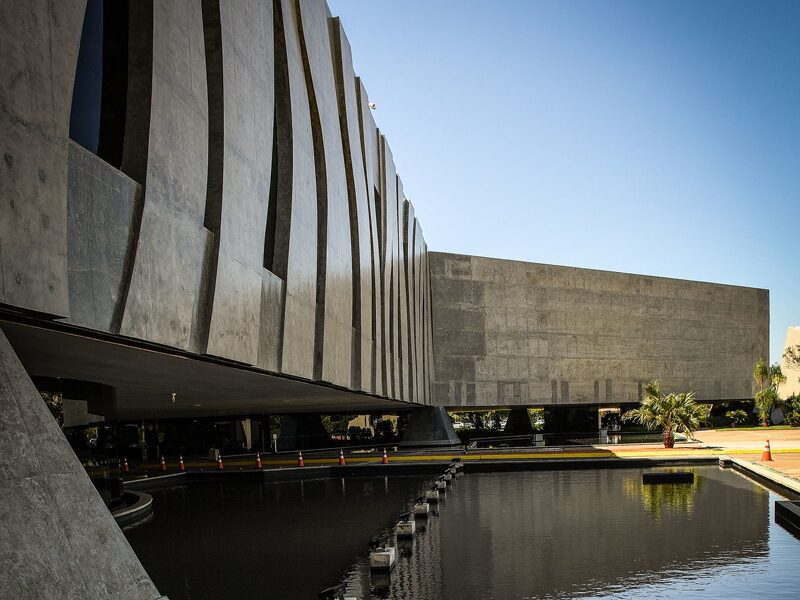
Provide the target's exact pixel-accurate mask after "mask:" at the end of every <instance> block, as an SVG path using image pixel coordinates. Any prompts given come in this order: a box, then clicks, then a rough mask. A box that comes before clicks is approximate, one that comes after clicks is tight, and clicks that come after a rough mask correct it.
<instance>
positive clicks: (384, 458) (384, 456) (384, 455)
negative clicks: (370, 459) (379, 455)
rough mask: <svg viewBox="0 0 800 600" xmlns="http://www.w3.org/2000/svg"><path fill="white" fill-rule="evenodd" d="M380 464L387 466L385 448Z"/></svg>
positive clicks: (387, 460) (387, 459)
mask: <svg viewBox="0 0 800 600" xmlns="http://www.w3.org/2000/svg"><path fill="white" fill-rule="evenodd" d="M381 464H384V465H388V464H389V457H388V456H386V448H384V449H383V459H382V460H381Z"/></svg>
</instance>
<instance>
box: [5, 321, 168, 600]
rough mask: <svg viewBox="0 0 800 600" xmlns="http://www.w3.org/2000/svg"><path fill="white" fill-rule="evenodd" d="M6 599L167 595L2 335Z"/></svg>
mask: <svg viewBox="0 0 800 600" xmlns="http://www.w3.org/2000/svg"><path fill="white" fill-rule="evenodd" d="M0 415H1V416H0V420H1V421H2V425H0V429H2V431H3V434H2V435H0V473H2V477H0V498H2V499H3V502H2V507H0V556H2V557H3V568H2V569H0V590H2V592H0V596H2V597H3V598H19V599H20V600H28V599H31V600H32V599H34V598H92V599H93V598H135V599H137V600H154V599H156V598H160V597H161V596H160V594H159V593H158V591H157V590H156V588H155V586H154V585H153V583H152V581H150V578H149V577H148V576H147V573H146V572H145V570H144V568H143V567H142V565H141V563H140V562H139V559H138V558H136V554H134V552H133V550H132V549H131V547H130V545H129V544H128V541H127V540H126V539H125V536H124V535H122V532H121V531H120V530H119V527H118V526H117V524H116V523H115V522H114V519H113V517H112V516H111V514H110V513H109V512H108V509H107V508H106V506H105V504H104V503H103V500H102V499H101V497H100V495H99V494H98V493H97V490H95V488H94V486H93V485H92V483H91V481H90V480H89V477H88V476H87V475H86V471H84V469H83V467H82V466H81V464H80V462H79V461H78V459H77V457H76V456H75V454H74V453H73V451H72V448H70V446H69V444H68V443H67V440H66V438H65V437H64V434H63V433H62V432H61V430H60V429H59V427H58V424H57V423H56V421H55V419H53V417H52V415H50V412H49V411H48V409H47V407H46V406H45V403H44V402H43V401H42V398H41V396H40V395H39V392H37V391H36V388H35V387H34V385H33V382H32V381H31V380H30V378H29V377H28V374H27V373H26V372H25V369H24V368H23V367H22V365H21V364H20V362H19V360H18V359H17V356H16V354H15V353H14V350H13V349H12V348H11V345H10V344H9V343H8V340H6V337H5V334H3V332H2V331H0Z"/></svg>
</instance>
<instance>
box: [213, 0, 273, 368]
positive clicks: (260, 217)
mask: <svg viewBox="0 0 800 600" xmlns="http://www.w3.org/2000/svg"><path fill="white" fill-rule="evenodd" d="M219 17H220V19H219V21H220V23H219V24H220V33H221V48H220V51H221V54H222V60H221V67H222V72H221V74H220V80H221V82H222V90H216V92H217V93H221V96H222V97H221V105H222V107H221V108H222V112H223V115H224V117H223V131H222V132H221V135H222V143H223V152H222V189H221V192H222V194H221V198H219V200H220V201H221V221H220V224H219V254H218V261H217V267H216V273H215V288H214V292H213V309H212V310H211V317H210V318H211V322H210V329H209V334H208V348H207V350H206V351H207V352H208V354H214V355H218V356H224V357H226V358H231V359H234V360H238V361H240V362H245V363H250V364H256V363H257V362H258V353H259V340H260V338H261V342H263V343H267V339H269V340H270V342H271V343H272V344H273V347H272V348H264V349H263V350H262V351H264V352H269V353H274V352H275V351H276V348H275V347H274V341H275V340H274V338H273V337H261V336H260V328H261V316H262V289H263V287H264V283H265V282H264V280H263V276H262V271H263V264H264V238H265V232H266V222H267V204H268V199H269V187H270V177H271V173H270V169H271V165H272V135H273V116H274V110H275V107H274V86H273V80H274V74H273V68H274V65H273V61H272V60H270V59H271V55H272V48H273V39H272V36H273V24H272V3H271V2H261V1H259V0H248V1H245V2H235V3H231V2H220V3H219ZM207 36H208V33H207ZM209 81H214V79H213V78H209ZM209 94H212V90H211V89H209Z"/></svg>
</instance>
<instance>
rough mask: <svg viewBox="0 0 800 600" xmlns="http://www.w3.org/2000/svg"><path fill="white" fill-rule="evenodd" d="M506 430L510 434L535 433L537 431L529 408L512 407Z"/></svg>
mask: <svg viewBox="0 0 800 600" xmlns="http://www.w3.org/2000/svg"><path fill="white" fill-rule="evenodd" d="M505 432H506V433H507V434H508V435H533V434H534V433H535V432H534V430H533V425H531V416H530V415H529V414H528V409H527V408H512V409H511V412H510V413H508V420H507V421H506V428H505Z"/></svg>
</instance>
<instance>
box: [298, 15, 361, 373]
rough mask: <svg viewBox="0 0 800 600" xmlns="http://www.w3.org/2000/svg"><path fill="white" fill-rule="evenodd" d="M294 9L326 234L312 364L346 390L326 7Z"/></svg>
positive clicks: (341, 218) (345, 234)
mask: <svg viewBox="0 0 800 600" xmlns="http://www.w3.org/2000/svg"><path fill="white" fill-rule="evenodd" d="M298 7H299V16H300V19H299V24H300V35H301V49H302V52H303V60H304V63H305V66H306V84H307V88H308V94H309V101H310V103H311V126H312V127H313V128H315V129H316V130H317V131H316V136H315V142H314V143H315V149H314V151H315V157H316V161H317V162H316V176H317V198H318V200H317V206H318V207H319V210H321V211H323V210H324V214H325V218H324V227H325V230H324V231H321V232H320V237H319V239H318V244H319V245H320V248H319V250H320V252H322V255H321V256H322V257H324V260H323V262H320V260H322V258H319V259H318V263H317V265H318V268H323V269H324V280H321V279H319V278H320V275H322V274H320V273H318V274H317V275H318V280H319V282H320V284H321V285H322V286H323V288H322V289H324V292H325V293H324V297H322V302H323V303H324V304H323V306H321V307H319V306H318V308H317V318H318V319H319V318H322V319H323V323H322V328H321V333H322V339H321V340H320V339H319V333H320V332H319V331H318V334H317V338H318V339H317V345H316V349H317V350H316V351H317V353H321V356H317V357H316V360H317V361H318V362H319V361H320V360H321V365H319V364H318V365H317V377H318V378H319V379H322V380H323V381H328V382H330V383H335V384H338V385H342V386H349V385H350V384H351V376H352V374H351V368H350V366H351V358H352V343H353V304H352V303H353V284H352V277H353V273H352V254H351V252H352V250H351V248H352V246H351V242H350V208H349V200H348V196H347V181H346V177H345V165H344V156H343V152H342V133H341V129H340V127H339V110H338V102H337V95H336V82H335V80H334V76H333V60H332V52H331V44H330V37H329V35H328V20H327V19H328V16H329V15H328V7H327V4H325V3H324V2H319V1H316V0H298ZM320 223H322V221H320ZM318 256H320V255H318ZM318 298H320V296H318ZM318 327H319V323H318Z"/></svg>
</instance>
